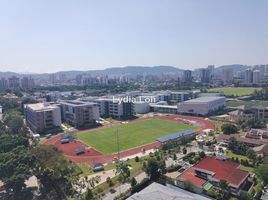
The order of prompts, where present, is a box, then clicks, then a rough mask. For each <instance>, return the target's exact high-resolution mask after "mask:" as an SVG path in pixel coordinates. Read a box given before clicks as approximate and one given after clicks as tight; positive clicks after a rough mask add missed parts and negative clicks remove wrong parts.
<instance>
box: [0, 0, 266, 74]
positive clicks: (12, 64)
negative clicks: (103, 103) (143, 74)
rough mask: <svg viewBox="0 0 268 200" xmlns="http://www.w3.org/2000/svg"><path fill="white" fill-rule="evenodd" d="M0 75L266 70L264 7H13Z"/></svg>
mask: <svg viewBox="0 0 268 200" xmlns="http://www.w3.org/2000/svg"><path fill="white" fill-rule="evenodd" d="M1 4H2V6H1V8H0V26H1V33H0V42H1V47H0V71H14V72H31V73H53V72H57V71H68V70H81V71H83V70H97V69H105V68H110V67H123V66H159V65H165V66H175V67H178V68H181V69H194V68H200V67H206V66H207V65H210V64H213V65H215V66H221V65H226V64H244V65H255V64H267V63H268V60H267V57H266V55H265V53H266V52H267V50H268V39H267V37H266V35H267V33H268V28H267V26H265V25H266V21H267V19H268V17H267V15H266V12H267V8H268V2H267V1H258V2H253V1H242V0H240V1H235V2H234V1H230V0H228V1H224V2H214V1H212V0H204V1H202V2H197V1H191V0H190V1H183V0H181V1H168V2H165V3H164V2H163V1H119V0H118V1H113V2H112V3H111V2H104V1H103V2H100V1H76V2H71V1H57V2H54V1H44V2H38V3H37V2H35V1H30V0H29V1H23V2H21V1H12V2H2V3H1Z"/></svg>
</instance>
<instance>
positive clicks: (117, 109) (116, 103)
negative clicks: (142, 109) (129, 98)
mask: <svg viewBox="0 0 268 200" xmlns="http://www.w3.org/2000/svg"><path fill="white" fill-rule="evenodd" d="M94 102H96V103H97V104H98V107H99V113H100V115H101V116H103V117H115V118H118V119H128V118H131V117H133V115H134V111H133V103H132V102H124V101H120V100H119V99H117V98H99V99H96V100H94Z"/></svg>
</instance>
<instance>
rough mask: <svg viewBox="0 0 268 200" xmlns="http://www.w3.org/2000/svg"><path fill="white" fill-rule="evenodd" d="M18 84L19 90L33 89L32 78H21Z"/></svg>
mask: <svg viewBox="0 0 268 200" xmlns="http://www.w3.org/2000/svg"><path fill="white" fill-rule="evenodd" d="M20 83H21V88H22V89H24V90H30V89H32V88H33V87H34V79H33V78H32V77H23V78H22V79H21V80H20Z"/></svg>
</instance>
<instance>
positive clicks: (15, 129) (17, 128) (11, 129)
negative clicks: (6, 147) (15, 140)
mask: <svg viewBox="0 0 268 200" xmlns="http://www.w3.org/2000/svg"><path fill="white" fill-rule="evenodd" d="M4 123H5V125H6V126H7V131H8V133H10V134H14V135H18V134H20V135H24V136H26V135H28V134H29V131H28V129H27V127H26V126H25V125H24V122H23V118H22V116H21V115H20V114H19V113H18V112H9V113H7V114H5V116H4Z"/></svg>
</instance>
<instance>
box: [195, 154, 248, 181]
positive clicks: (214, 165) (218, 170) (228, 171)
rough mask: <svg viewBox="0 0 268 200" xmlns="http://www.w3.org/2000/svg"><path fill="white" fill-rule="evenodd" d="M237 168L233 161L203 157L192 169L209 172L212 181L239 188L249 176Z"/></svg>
mask: <svg viewBox="0 0 268 200" xmlns="http://www.w3.org/2000/svg"><path fill="white" fill-rule="evenodd" d="M239 166H240V165H239V164H238V163H236V162H233V161H229V160H219V159H216V158H215V157H205V158H204V159H202V160H201V161H200V162H199V163H197V164H196V165H194V166H193V168H195V169H200V170H205V171H210V172H212V173H213V174H214V175H213V178H214V179H217V180H225V181H227V182H228V183H229V184H231V185H233V186H239V185H240V184H241V183H242V182H243V181H244V180H245V178H247V176H248V175H249V173H248V172H246V171H243V170H240V169H239Z"/></svg>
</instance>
